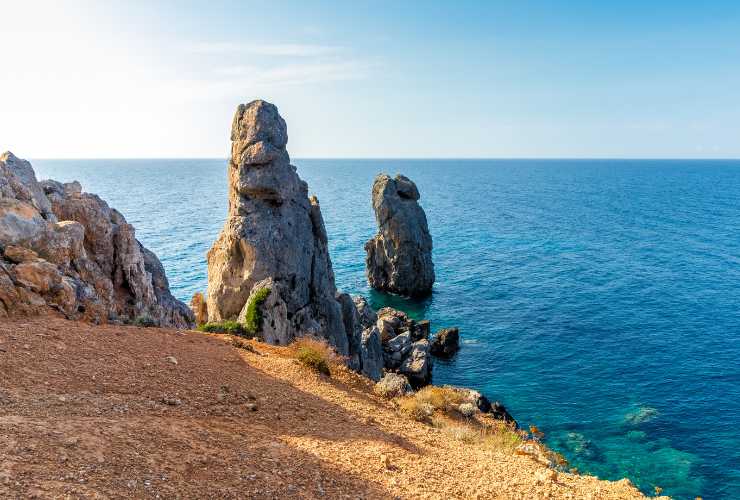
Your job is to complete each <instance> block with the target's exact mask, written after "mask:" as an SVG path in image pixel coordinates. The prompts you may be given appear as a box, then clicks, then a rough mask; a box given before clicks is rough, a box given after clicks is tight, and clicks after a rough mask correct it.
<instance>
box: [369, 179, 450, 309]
mask: <svg viewBox="0 0 740 500" xmlns="http://www.w3.org/2000/svg"><path fill="white" fill-rule="evenodd" d="M418 200H419V190H418V189H417V188H416V184H414V183H413V182H412V181H411V180H410V179H408V178H407V177H404V176H403V175H400V174H399V175H396V177H395V178H391V177H390V176H389V175H387V174H380V175H378V176H377V177H376V178H375V182H374V183H373V209H374V210H375V219H376V220H377V223H378V234H377V235H375V236H374V237H373V238H372V239H371V240H369V241H368V242H367V243H366V244H365V252H366V253H367V256H366V259H365V264H366V271H367V279H368V282H369V283H370V286H371V287H373V288H375V289H377V290H382V291H386V292H392V293H397V294H399V295H406V296H411V297H417V296H424V295H428V294H429V293H431V291H432V285H434V279H435V276H434V264H433V263H432V236H431V235H430V234H429V228H428V226H427V218H426V214H425V213H424V210H423V209H422V208H421V206H420V205H419V203H418Z"/></svg>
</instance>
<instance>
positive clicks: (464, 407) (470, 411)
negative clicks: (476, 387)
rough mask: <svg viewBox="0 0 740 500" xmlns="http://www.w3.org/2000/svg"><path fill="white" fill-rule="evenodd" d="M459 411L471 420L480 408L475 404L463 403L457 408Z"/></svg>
mask: <svg viewBox="0 0 740 500" xmlns="http://www.w3.org/2000/svg"><path fill="white" fill-rule="evenodd" d="M457 411H458V412H460V414H461V415H462V416H463V417H467V418H470V417H472V416H473V415H475V414H476V413H477V412H478V408H477V407H476V406H475V405H474V404H473V403H461V404H459V405H458V406H457Z"/></svg>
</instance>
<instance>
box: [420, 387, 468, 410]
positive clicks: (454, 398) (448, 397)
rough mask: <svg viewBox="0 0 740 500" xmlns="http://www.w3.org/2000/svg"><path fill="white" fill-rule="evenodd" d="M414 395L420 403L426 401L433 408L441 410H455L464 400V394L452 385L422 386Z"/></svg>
mask: <svg viewBox="0 0 740 500" xmlns="http://www.w3.org/2000/svg"><path fill="white" fill-rule="evenodd" d="M414 397H415V398H416V399H417V400H418V401H419V402H420V403H427V404H429V405H431V406H432V408H434V409H435V410H441V411H451V410H457V407H458V405H460V403H463V402H464V401H465V395H464V394H463V393H462V391H458V390H456V389H453V388H452V387H437V386H434V385H428V386H426V387H424V388H423V389H421V390H419V392H417V393H416V394H415V395H414Z"/></svg>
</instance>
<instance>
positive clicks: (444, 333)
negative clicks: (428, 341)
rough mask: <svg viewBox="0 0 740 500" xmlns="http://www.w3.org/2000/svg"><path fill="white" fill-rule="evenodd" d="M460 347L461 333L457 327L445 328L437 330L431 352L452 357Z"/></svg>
mask: <svg viewBox="0 0 740 500" xmlns="http://www.w3.org/2000/svg"><path fill="white" fill-rule="evenodd" d="M459 349H460V334H459V330H458V329H457V328H444V329H442V330H440V331H439V332H437V335H436V336H435V337H434V340H433V341H432V347H431V353H432V354H433V355H435V356H439V357H441V358H450V357H452V356H454V355H455V353H456V352H457V351H458V350H459Z"/></svg>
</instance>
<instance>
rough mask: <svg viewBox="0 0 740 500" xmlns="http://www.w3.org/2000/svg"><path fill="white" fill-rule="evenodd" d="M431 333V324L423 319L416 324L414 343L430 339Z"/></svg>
mask: <svg viewBox="0 0 740 500" xmlns="http://www.w3.org/2000/svg"><path fill="white" fill-rule="evenodd" d="M430 333H431V323H430V321H429V320H428V319H423V320H421V321H418V322H417V323H416V327H415V328H414V337H413V338H414V341H416V340H421V339H428V338H429V334H430Z"/></svg>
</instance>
